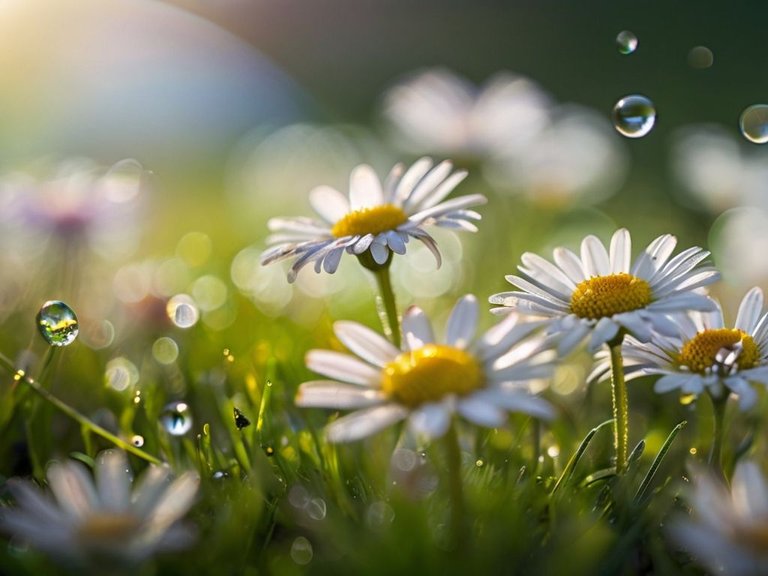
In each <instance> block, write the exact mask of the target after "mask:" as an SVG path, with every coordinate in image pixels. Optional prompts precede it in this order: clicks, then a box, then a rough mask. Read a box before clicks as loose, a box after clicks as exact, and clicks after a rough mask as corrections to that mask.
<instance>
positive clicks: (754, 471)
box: [668, 460, 768, 576]
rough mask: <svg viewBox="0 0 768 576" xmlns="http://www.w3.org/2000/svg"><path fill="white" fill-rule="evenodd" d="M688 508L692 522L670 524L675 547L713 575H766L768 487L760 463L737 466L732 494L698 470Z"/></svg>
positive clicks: (682, 519) (682, 520)
mask: <svg viewBox="0 0 768 576" xmlns="http://www.w3.org/2000/svg"><path fill="white" fill-rule="evenodd" d="M690 505H691V509H692V512H693V514H692V516H690V517H677V518H676V519H675V520H673V521H672V522H671V523H670V527H669V531H668V533H669V535H670V536H671V538H672V540H673V541H674V542H675V543H677V544H678V545H679V546H680V547H681V548H683V549H684V550H686V551H687V552H689V553H690V554H691V555H692V556H693V557H694V559H695V560H697V561H699V562H700V563H701V564H702V565H704V566H705V567H706V568H707V569H708V570H710V571H711V572H712V573H713V574H728V575H729V576H752V575H760V574H762V575H765V574H768V482H766V478H765V476H764V475H763V472H762V471H761V469H760V466H758V464H757V463H756V462H754V461H750V460H742V461H740V462H739V463H738V464H737V465H736V470H735V471H734V473H733V479H732V481H731V488H730V490H729V489H728V487H727V486H726V485H725V484H724V483H723V482H722V481H721V480H720V479H719V478H715V477H714V476H713V475H711V474H709V473H708V471H705V470H703V469H699V470H697V471H696V474H695V475H694V477H693V490H692V493H691V494H690Z"/></svg>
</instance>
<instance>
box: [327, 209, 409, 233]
mask: <svg viewBox="0 0 768 576" xmlns="http://www.w3.org/2000/svg"><path fill="white" fill-rule="evenodd" d="M406 220H408V215H407V214H406V213H405V212H404V211H403V209H402V208H399V207H397V206H395V205H394V204H381V205H379V206H372V207H371V208H363V209H362V210H355V211H354V212H350V213H349V214H347V215H346V216H344V218H342V219H341V220H339V221H338V222H336V224H334V225H333V228H331V234H333V235H334V236H335V237H336V238H341V237H343V236H364V235H365V234H381V233H382V232H386V231H387V230H394V229H395V228H397V227H398V226H400V224H402V223H403V222H405V221H406Z"/></svg>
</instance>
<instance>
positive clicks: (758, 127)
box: [739, 104, 768, 144]
mask: <svg viewBox="0 0 768 576" xmlns="http://www.w3.org/2000/svg"><path fill="white" fill-rule="evenodd" d="M739 128H740V129H741V133H742V134H743V135H744V138H746V139H747V140H749V141H750V142H754V143H755V144H765V143H766V142H768V104H754V105H752V106H750V107H749V108H747V109H745V110H744V112H742V113H741V117H740V118H739Z"/></svg>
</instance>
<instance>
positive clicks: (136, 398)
mask: <svg viewBox="0 0 768 576" xmlns="http://www.w3.org/2000/svg"><path fill="white" fill-rule="evenodd" d="M133 403H134V404H141V390H136V394H135V395H134V396H133Z"/></svg>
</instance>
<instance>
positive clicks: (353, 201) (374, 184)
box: [349, 164, 384, 210]
mask: <svg viewBox="0 0 768 576" xmlns="http://www.w3.org/2000/svg"><path fill="white" fill-rule="evenodd" d="M383 202H384V192H383V191H382V189H381V181H380V180H379V177H378V176H377V175H376V172H374V170H373V168H371V167H370V166H368V165H367V164H361V165H360V166H357V167H356V168H355V169H354V170H352V173H351V174H350V176H349V207H350V209H351V210H360V209H362V208H370V207H372V206H378V205H380V204H382V203H383Z"/></svg>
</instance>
